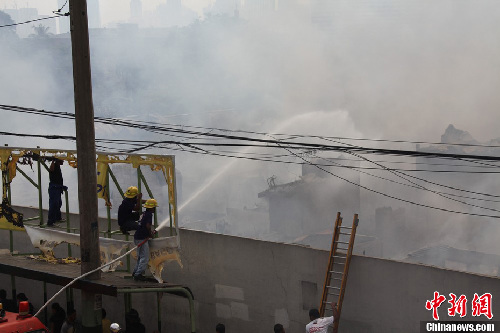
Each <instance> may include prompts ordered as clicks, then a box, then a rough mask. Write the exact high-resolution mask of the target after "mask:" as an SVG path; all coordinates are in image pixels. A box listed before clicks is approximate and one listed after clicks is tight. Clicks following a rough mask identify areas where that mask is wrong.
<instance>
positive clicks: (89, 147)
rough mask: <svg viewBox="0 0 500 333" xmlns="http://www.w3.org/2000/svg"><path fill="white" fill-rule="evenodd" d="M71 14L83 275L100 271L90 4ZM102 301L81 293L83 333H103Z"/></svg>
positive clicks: (73, 3)
mask: <svg viewBox="0 0 500 333" xmlns="http://www.w3.org/2000/svg"><path fill="white" fill-rule="evenodd" d="M69 11H70V20H71V21H70V22H71V46H72V53H73V84H74V89H75V124H76V150H77V159H78V161H77V162H78V204H79V208H80V211H79V213H80V252H81V259H82V265H81V271H82V274H83V273H87V272H89V271H91V270H94V269H96V268H98V267H99V266H100V261H101V258H100V252H99V225H98V220H97V173H96V151H95V130H94V106H93V103H92V78H91V72H90V47H89V25H88V17H87V0H69ZM88 278H89V279H91V280H98V279H100V278H101V272H100V271H98V272H96V273H94V274H91V275H90V276H89V277H88ZM100 297H101V295H96V294H94V293H92V292H89V291H83V290H82V326H83V332H84V333H86V332H88V333H98V332H101V331H102V328H101V325H102V324H101V309H100V303H99V299H100Z"/></svg>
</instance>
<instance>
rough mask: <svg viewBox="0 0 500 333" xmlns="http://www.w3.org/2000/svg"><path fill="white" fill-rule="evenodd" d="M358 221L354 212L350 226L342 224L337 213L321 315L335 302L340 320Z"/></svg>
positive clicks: (335, 328)
mask: <svg viewBox="0 0 500 333" xmlns="http://www.w3.org/2000/svg"><path fill="white" fill-rule="evenodd" d="M358 222H359V219H358V214H354V219H353V221H352V226H351V227H346V226H343V225H342V217H341V216H340V212H339V213H337V219H336V220H335V229H334V231H333V238H332V246H331V249H330V257H329V260H328V267H327V270H326V277H325V284H324V286H323V295H322V297H321V305H320V310H319V313H320V315H321V317H324V316H325V312H326V311H333V310H332V308H331V307H327V305H328V304H329V303H332V302H334V303H335V302H336V303H337V311H338V315H339V320H340V315H341V313H342V302H343V300H344V293H345V287H346V284H347V274H348V273H349V264H350V262H351V256H352V249H353V247H354V238H355V236H356V228H357V227H358ZM339 320H336V321H335V323H334V324H333V331H334V332H337V329H338V326H339Z"/></svg>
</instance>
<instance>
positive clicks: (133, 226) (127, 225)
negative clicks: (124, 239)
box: [120, 212, 141, 231]
mask: <svg viewBox="0 0 500 333" xmlns="http://www.w3.org/2000/svg"><path fill="white" fill-rule="evenodd" d="M139 217H141V213H139V212H132V219H130V220H128V221H125V222H124V223H122V224H121V225H120V230H122V231H130V230H137V229H139V223H138V222H137V220H138V219H139Z"/></svg>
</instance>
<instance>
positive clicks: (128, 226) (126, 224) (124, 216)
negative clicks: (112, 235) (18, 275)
mask: <svg viewBox="0 0 500 333" xmlns="http://www.w3.org/2000/svg"><path fill="white" fill-rule="evenodd" d="M123 196H124V197H125V198H124V199H123V201H122V203H121V205H120V207H118V225H119V226H120V230H121V232H122V233H123V234H124V235H129V231H130V230H137V229H139V224H138V223H137V220H138V219H139V217H140V208H141V203H142V202H143V201H142V200H141V199H142V193H139V190H138V189H137V187H135V186H130V187H129V188H128V189H127V191H126V192H125V193H124V194H123Z"/></svg>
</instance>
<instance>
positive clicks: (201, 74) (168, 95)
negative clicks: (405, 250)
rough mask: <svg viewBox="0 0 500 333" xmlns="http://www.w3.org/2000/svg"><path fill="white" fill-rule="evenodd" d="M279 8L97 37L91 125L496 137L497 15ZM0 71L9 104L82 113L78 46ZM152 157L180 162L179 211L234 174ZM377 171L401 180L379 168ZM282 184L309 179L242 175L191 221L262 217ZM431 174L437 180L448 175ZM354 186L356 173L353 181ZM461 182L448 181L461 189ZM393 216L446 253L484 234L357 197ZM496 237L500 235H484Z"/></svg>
mask: <svg viewBox="0 0 500 333" xmlns="http://www.w3.org/2000/svg"><path fill="white" fill-rule="evenodd" d="M247 2H251V1H250V0H247ZM280 6H281V7H278V10H277V11H276V12H270V13H268V14H267V15H261V16H253V17H252V16H250V17H243V18H237V17H234V16H233V14H230V15H215V14H213V15H207V16H206V17H205V18H204V19H203V20H201V21H196V22H193V23H192V24H191V25H188V26H185V27H172V28H168V29H160V28H147V29H136V28H134V27H133V26H121V27H118V28H117V29H100V30H95V31H91V36H90V38H91V51H92V58H91V60H92V74H93V94H94V108H95V113H96V115H102V116H111V117H132V118H133V119H141V120H148V121H159V122H168V123H174V124H186V125H199V126H212V127H222V128H230V129H247V130H255V131H270V132H284V133H301V134H314V135H329V136H349V137H365V138H393V139H405V140H422V141H432V142H435V141H439V139H440V135H441V134H442V133H443V131H444V129H446V128H447V126H448V124H450V123H453V124H454V125H455V126H456V127H457V128H460V129H465V130H467V131H469V132H470V133H471V134H472V135H473V136H474V137H475V138H476V139H478V140H479V141H487V140H490V139H493V138H496V137H498V136H499V135H498V134H497V128H498V127H499V125H500V117H499V112H498V108H499V106H500V98H499V97H498V93H497V91H498V86H499V83H500V82H499V80H500V79H499V78H500V52H499V51H500V41H499V39H498V36H497V31H499V28H500V3H499V2H497V1H483V0H481V1H473V0H447V1H438V2H436V1H427V0H426V1H414V0H412V1H387V0H384V1H352V0H350V1H346V0H335V1H297V2H295V1H289V2H287V3H286V4H285V3H282V4H280ZM320 14H321V15H320ZM319 16H320V18H321V19H320V20H318V19H317V18H318V17H319ZM0 64H1V66H0V103H1V104H12V105H21V106H27V107H35V108H45V109H48V110H56V111H71V110H73V95H72V93H73V85H72V68H71V48H70V41H69V36H67V35H66V36H56V37H53V38H49V39H44V40H40V39H24V40H10V41H8V42H5V43H2V46H0ZM0 117H1V119H2V120H1V123H0V129H1V130H4V131H18V132H33V133H53V132H57V133H61V134H73V133H74V128H73V125H72V123H71V122H68V121H58V120H52V119H44V118H40V117H29V118H27V117H26V116H25V115H18V114H12V113H6V112H4V111H0ZM96 129H97V130H96V134H97V136H98V137H120V138H137V139H141V138H161V137H159V136H152V135H151V134H147V133H145V132H139V131H136V130H129V129H116V128H111V127H109V126H102V125H97V126H96ZM2 142H3V143H9V144H10V145H16V146H36V145H41V146H44V147H64V148H69V147H72V145H71V144H68V143H55V142H49V141H40V140H29V139H23V140H19V139H13V138H10V137H2ZM392 147H393V148H396V147H400V148H401V147H403V146H392ZM404 148H408V149H413V148H414V147H412V146H404ZM152 152H156V153H171V154H176V155H178V157H177V163H178V167H179V170H180V171H181V172H182V176H183V188H182V193H183V200H186V199H187V198H188V197H189V195H190V194H192V193H194V192H195V191H196V189H198V188H199V186H202V185H203V184H206V183H207V181H209V180H210V178H211V177H212V176H213V175H214V174H216V173H217V172H218V171H219V170H222V169H223V168H224V166H225V165H226V164H227V163H232V162H231V160H226V159H222V158H214V157H209V156H202V155H190V154H187V153H184V154H182V153H179V152H177V151H165V150H155V151H152ZM273 152H275V153H276V151H275V150H273ZM333 156H336V155H333ZM328 157H331V156H330V155H328ZM378 159H381V158H378ZM382 159H383V158H382ZM408 162H409V163H412V162H414V160H412V159H408ZM363 165H365V164H364V163H363ZM366 166H373V165H369V164H366ZM402 167H403V168H407V169H409V168H415V166H414V165H412V164H407V165H402ZM375 172H376V171H375ZM376 174H377V175H384V176H386V177H390V178H394V177H392V176H390V175H388V174H387V173H384V172H381V171H378V172H376ZM272 175H276V176H277V182H278V183H279V184H284V183H287V182H291V181H295V180H297V179H299V178H300V176H301V168H300V167H299V166H294V165H279V164H270V163H259V162H246V161H245V162H235V163H234V165H233V166H231V167H230V168H229V169H228V170H227V172H225V174H223V175H222V176H221V177H220V178H219V179H217V180H215V181H214V183H213V185H210V188H208V189H207V190H206V194H204V195H200V196H199V197H198V198H197V199H196V200H194V201H193V203H192V204H190V205H192V206H191V208H190V209H191V210H193V211H203V212H209V213H213V214H223V213H224V212H225V211H226V209H227V208H239V209H242V208H243V207H245V206H246V207H253V206H254V205H256V204H257V206H260V205H264V204H263V203H262V202H261V200H260V199H258V198H257V193H259V192H261V191H264V190H265V189H266V188H267V186H268V184H267V178H269V177H271V176H272ZM427 176H428V177H429V178H430V179H433V180H437V181H439V180H442V179H443V178H440V177H441V176H440V175H439V174H437V175H436V174H432V175H425V177H427ZM68 177H70V176H68ZM356 177H359V175H358V174H356V173H354V172H353V174H352V179H356ZM463 177H466V176H463ZM461 179H462V178H459V177H458V176H457V177H455V178H445V179H444V180H443V181H442V182H446V183H448V182H450V181H453V182H454V183H453V184H454V185H456V184H460V183H461ZM360 181H361V183H362V184H363V185H365V186H368V187H373V188H375V189H377V190H380V191H385V192H387V193H390V194H393V195H395V196H401V197H405V198H407V199H411V200H415V201H419V202H422V203H427V204H433V205H435V206H441V207H447V208H449V209H456V210H461V211H468V208H464V206H463V205H460V204H457V203H450V201H449V200H446V199H442V198H441V199H440V198H436V196H435V195H433V194H430V193H425V192H424V193H421V192H417V191H416V190H415V189H407V188H401V187H398V186H396V185H391V184H388V183H387V182H385V181H381V180H376V179H373V178H371V177H368V176H364V175H361V178H360ZM479 187H480V188H481V187H482V186H479ZM484 188H486V186H485V187H484ZM242 189H244V190H242ZM490 192H491V191H490ZM32 199H33V200H34V197H33V198H32ZM35 202H36V201H33V204H34V203H35ZM72 206H73V208H74V209H76V207H77V206H76V205H75V204H74V203H73V205H72ZM384 206H392V207H393V208H394V209H396V208H398V207H403V208H404V209H405V212H406V214H407V218H406V222H405V223H406V225H407V226H408V230H412V232H414V235H418V236H420V237H419V238H420V239H425V238H428V243H429V244H431V243H432V242H434V241H436V242H437V241H439V240H443V238H442V237H441V236H443V235H445V234H446V235H447V236H446V237H447V239H446V240H443V241H446V242H459V241H460V242H461V241H462V240H463V239H468V236H467V235H468V234H469V235H470V233H469V232H468V231H469V230H473V231H474V232H476V233H478V234H481V235H484V234H483V233H482V232H479V231H480V230H481V229H479V230H478V228H477V227H475V226H472V224H470V223H468V222H470V221H471V219H469V218H464V217H458V216H456V215H450V214H446V213H439V214H436V213H433V212H429V210H426V209H422V208H415V207H412V206H408V205H406V204H403V203H400V202H395V201H393V200H390V199H387V198H383V197H380V196H377V195H375V194H372V193H367V192H364V191H361V208H360V209H361V216H362V217H363V218H364V219H365V220H366V221H372V222H373V221H374V220H375V210H376V209H377V208H379V207H384ZM490 207H495V206H494V204H491V205H490ZM186 209H187V208H186ZM339 210H341V207H340V208H339ZM195 215H196V214H194V213H193V216H195ZM196 216H197V215H196ZM193 219H195V217H192V218H191V221H192V220H193ZM332 219H333V217H332ZM472 220H473V221H476V219H472ZM478 223H482V225H484V223H489V222H484V219H482V220H481V222H478ZM372 224H373V223H372ZM372 224H371V226H372V227H373V225H372ZM457 226H460V227H457ZM465 226H467V227H465ZM412 228H413V229H412ZM431 228H432V231H436V233H432V232H430V230H431ZM488 228H494V227H493V226H490V225H489V224H488ZM368 229H369V228H368ZM488 230H491V229H488ZM419 232H420V233H419ZM437 232H439V233H437ZM443 237H444V236H443ZM481 237H483V236H481ZM415 238H417V237H415ZM434 238H435V239H434ZM482 239H483V238H481V240H482ZM426 241H427V240H426ZM476 241H477V239H476ZM471 242H472V241H471ZM417 243H418V242H417ZM422 243H425V242H423V241H422V242H420V243H418V244H417V245H415V246H421V245H422ZM471 244H472V245H471ZM471 244H468V245H467V246H474V245H473V243H471ZM474 244H479V242H477V243H474Z"/></svg>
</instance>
